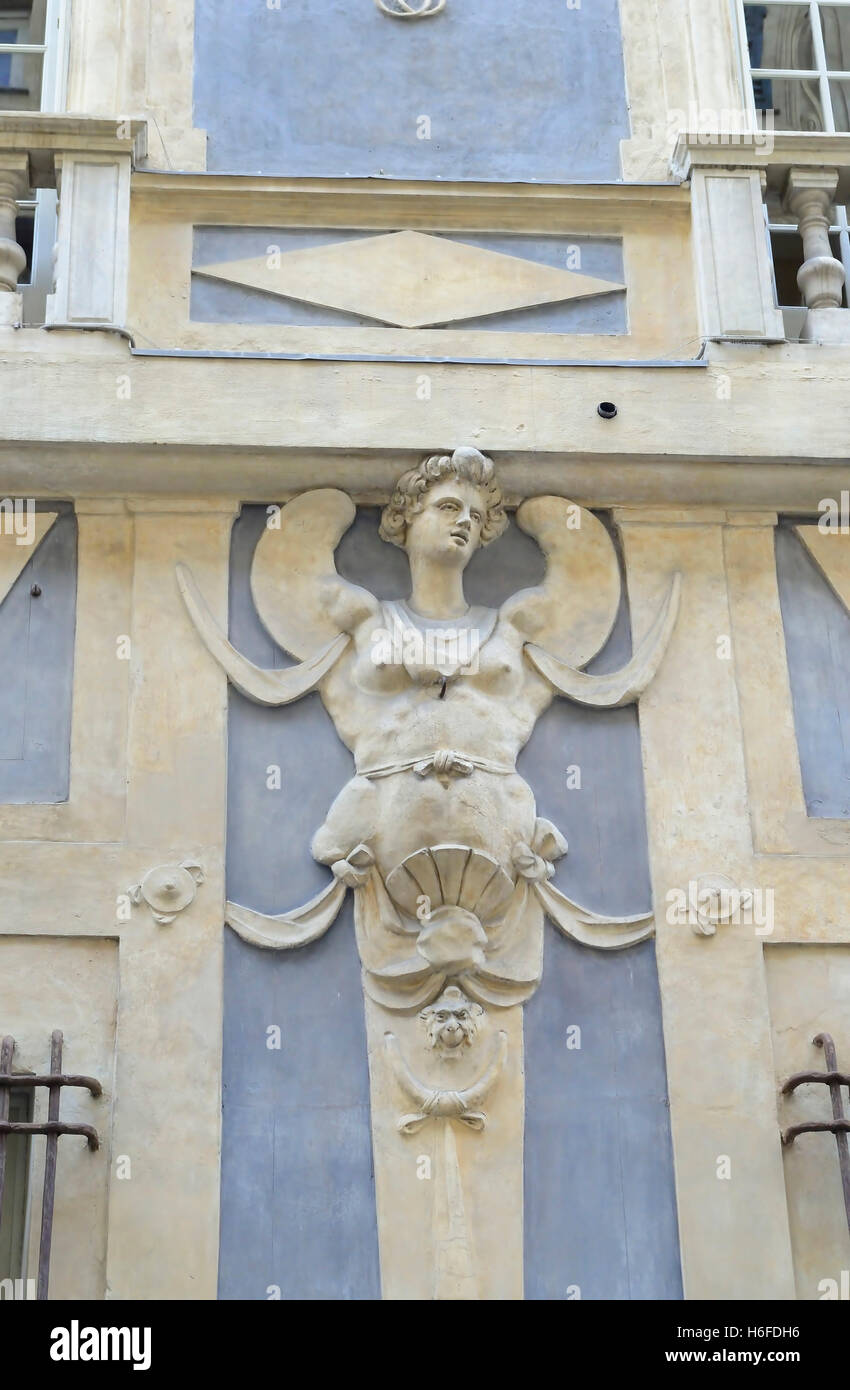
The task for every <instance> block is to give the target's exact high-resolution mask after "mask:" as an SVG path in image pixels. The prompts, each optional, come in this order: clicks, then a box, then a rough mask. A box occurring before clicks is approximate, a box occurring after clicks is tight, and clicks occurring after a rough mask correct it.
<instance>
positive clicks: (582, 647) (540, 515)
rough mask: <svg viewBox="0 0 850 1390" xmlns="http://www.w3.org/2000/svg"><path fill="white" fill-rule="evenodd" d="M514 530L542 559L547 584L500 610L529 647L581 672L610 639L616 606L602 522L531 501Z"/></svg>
mask: <svg viewBox="0 0 850 1390" xmlns="http://www.w3.org/2000/svg"><path fill="white" fill-rule="evenodd" d="M516 519H517V524H518V525H519V526H520V527H521V529H522V530H523V531H525V532H526V533H527V534H528V535H529V536H532V537H533V538H534V540H535V541H536V542H537V544H538V545H539V547H540V549H541V550H542V551H543V554H544V555H545V557H546V578H545V579H544V581H543V583H542V584H541V585H540V586H539V587H538V588H536V589H522V590H521V591H520V592H519V593H518V594H514V596H513V598H510V599H508V601H507V603H505V604H504V605H503V607H502V610H501V613H500V618H501V620H502V621H503V622H504V621H507V622H509V623H511V624H512V625H513V627H515V628H516V630H517V631H518V632H519V633H520V634H521V635H522V637H524V638H525V639H526V641H528V642H536V643H538V644H539V645H540V646H542V647H545V649H546V651H548V652H551V653H552V655H553V656H556V657H557V658H558V659H559V660H560V661H565V662H567V663H568V664H569V665H570V666H576V667H582V666H586V665H587V663H588V661H590V659H591V658H592V657H594V656H595V655H596V653H597V652H599V651H601V650H602V648H603V647H604V645H605V643H606V642H607V641H608V638H609V637H610V636H611V632H612V629H613V627H614V623H615V622H616V620H617V611H618V609H619V606H620V567H619V564H618V563H617V554H616V551H615V550H614V545H613V542H612V540H611V537H610V536H609V535H608V532H607V531H606V530H605V527H604V526H603V525H602V522H601V521H599V519H598V518H597V517H595V516H594V515H593V513H592V512H589V511H587V510H586V509H585V508H584V507H579V506H577V505H576V503H574V502H569V501H567V499H566V498H565V497H530V498H529V499H528V501H527V502H523V504H522V506H520V507H519V508H518V509H517V514H516Z"/></svg>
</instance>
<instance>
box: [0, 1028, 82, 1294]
mask: <svg viewBox="0 0 850 1390" xmlns="http://www.w3.org/2000/svg"><path fill="white" fill-rule="evenodd" d="M62 1047H63V1037H62V1033H61V1032H60V1030H59V1029H58V1028H57V1029H55V1030H54V1032H53V1033H52V1034H51V1038H50V1071H49V1073H46V1074H45V1075H40V1076H28V1075H26V1073H21V1072H18V1073H16V1074H15V1075H14V1076H13V1075H12V1058H13V1056H14V1053H15V1039H14V1038H13V1037H11V1036H6V1037H5V1038H4V1039H3V1041H2V1043H0V1216H2V1211H3V1189H4V1186H5V1178H6V1143H7V1136H8V1135H10V1134H43V1135H45V1136H46V1139H47V1149H46V1154H45V1160H44V1187H43V1193H42V1200H41V1238H40V1241H39V1247H38V1281H37V1284H36V1298H37V1299H42V1300H43V1299H46V1298H47V1291H48V1286H49V1283H50V1250H51V1245H52V1242H53V1212H54V1207H55V1203H56V1161H57V1157H58V1152H59V1139H60V1136H61V1135H63V1134H78V1135H80V1136H81V1137H82V1138H84V1139H85V1140H86V1142H87V1143H88V1146H89V1148H90V1149H91V1150H95V1149H97V1148H98V1146H99V1140H98V1135H97V1130H96V1129H94V1128H93V1127H92V1126H91V1125H69V1124H66V1123H65V1122H64V1121H63V1120H60V1119H59V1106H60V1102H61V1098H62V1087H63V1086H77V1087H80V1088H82V1089H83V1090H87V1091H89V1092H90V1093H91V1095H92V1096H94V1097H95V1098H97V1097H98V1096H100V1095H102V1094H103V1087H102V1086H101V1084H100V1082H99V1081H98V1080H97V1079H96V1078H95V1077H93V1076H72V1075H66V1074H65V1073H63V1071H62ZM20 1086H25V1087H29V1088H32V1087H35V1086H44V1087H46V1089H47V1095H48V1101H47V1120H46V1121H45V1122H44V1123H42V1124H36V1123H29V1122H28V1121H27V1122H24V1121H18V1120H14V1121H13V1120H10V1119H9V1105H10V1101H11V1095H12V1090H13V1089H14V1088H15V1087H20Z"/></svg>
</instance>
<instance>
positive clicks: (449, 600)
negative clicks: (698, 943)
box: [178, 448, 679, 1013]
mask: <svg viewBox="0 0 850 1390" xmlns="http://www.w3.org/2000/svg"><path fill="white" fill-rule="evenodd" d="M354 516H355V507H354V504H353V502H352V501H351V499H350V498H349V497H348V496H347V495H346V494H345V493H343V492H339V491H337V490H335V489H321V490H318V491H314V492H308V493H305V494H303V495H302V496H300V497H297V498H295V499H294V500H293V501H292V502H290V503H289V504H288V505H287V506H286V507H285V508H284V509H283V511H282V513H281V517H280V523H281V524H280V526H279V528H277V529H272V528H269V529H267V530H266V532H265V533H264V534H263V536H262V537H261V539H260V541H259V543H258V545H257V549H256V552H255V556H254V561H253V568H252V574H251V584H252V592H253V595H254V599H255V602H256V605H257V610H258V612H259V614H260V617H261V619H262V621H263V623H264V624H265V626H266V628H267V629H268V631H269V632H270V634H271V635H272V637H273V638H274V639H275V641H276V642H277V643H278V644H279V645H280V646H281V647H282V648H283V649H284V650H285V651H287V652H289V653H290V654H291V655H292V656H293V657H295V658H297V659H298V664H297V665H294V666H291V667H289V668H287V669H284V670H277V671H266V670H262V669H260V668H258V667H256V666H254V665H253V664H252V663H251V662H249V661H247V660H246V659H245V658H244V657H243V656H241V655H240V654H239V653H238V652H237V651H236V650H235V648H233V647H232V646H231V645H230V643H229V642H228V641H227V639H226V638H225V636H224V635H223V634H222V632H221V631H220V630H219V629H218V627H217V625H216V624H215V622H214V620H213V618H212V616H211V615H210V613H209V610H208V609H207V607H206V604H205V603H204V600H203V598H202V596H201V595H200V593H199V591H198V589H197V586H196V585H195V583H194V580H193V578H192V576H191V574H190V573H189V571H188V570H186V569H185V568H184V567H180V568H179V570H178V582H179V584H180V588H181V591H182V594H183V597H184V600H185V602H186V605H187V607H188V610H189V613H190V615H191V616H192V619H193V621H194V623H195V625H196V627H197V629H198V632H199V633H200V635H201V637H202V638H203V640H204V641H205V643H206V645H207V647H208V648H209V650H210V652H211V653H212V654H213V656H215V658H216V659H217V660H218V661H219V662H220V663H221V665H222V666H223V668H224V669H225V671H226V672H227V674H228V676H229V678H230V680H231V681H232V683H233V684H234V685H235V686H236V687H237V688H238V689H239V690H241V691H242V692H243V694H245V695H246V696H248V698H250V699H252V700H255V701H257V702H259V703H261V704H265V705H284V704H287V703H289V702H291V701H293V700H296V699H298V698H299V697H301V696H302V695H305V694H306V693H307V692H309V691H311V690H318V691H319V692H320V695H321V698H322V700H323V702H324V704H325V707H326V708H327V710H328V711H329V713H330V715H331V717H332V719H333V721H334V724H335V726H336V729H337V731H338V733H339V736H340V738H341V739H342V740H343V742H344V743H345V744H346V746H347V747H348V748H349V749H350V750H351V752H352V753H353V755H354V758H355V763H356V772H355V775H354V777H353V778H352V779H351V781H350V782H349V783H348V784H347V785H346V786H345V787H343V788H342V790H341V791H340V793H339V795H338V796H337V798H336V800H335V801H334V803H333V805H332V806H331V808H330V810H329V812H328V816H327V819H326V820H325V823H324V825H322V826H321V828H320V829H319V830H318V831H317V832H316V834H315V836H314V839H313V844H312V851H313V855H314V857H315V858H316V859H317V860H318V861H319V862H320V863H323V864H327V865H328V866H329V868H330V871H331V874H332V878H331V881H330V883H329V885H328V887H327V888H326V889H325V890H324V891H323V892H322V893H320V894H319V895H318V896H317V897H316V898H314V899H313V900H312V901H311V902H309V903H307V904H305V905H304V906H303V907H299V908H297V909H295V910H293V911H289V912H285V913H283V914H281V915H280V916H275V917H269V916H264V915H263V914H261V913H257V912H253V911H251V910H249V909H247V908H244V907H241V906H240V905H238V904H235V903H228V906H227V920H228V922H229V923H230V925H231V926H232V927H233V928H234V929H235V930H236V931H237V932H238V933H239V934H240V935H241V936H242V937H244V938H245V939H246V940H248V941H251V942H253V943H255V944H257V945H260V946H265V947H270V948H274V949H286V948H289V947H294V946H299V945H303V944H305V943H306V942H309V941H313V940H315V939H316V938H317V937H319V936H320V935H322V933H323V932H325V931H327V929H328V928H329V927H330V925H331V923H332V922H333V920H334V918H335V917H336V915H337V913H338V912H339V909H340V906H341V904H342V901H343V899H344V897H345V894H346V892H347V891H348V890H349V889H352V890H353V892H354V896H355V922H356V931H357V940H358V947H359V951H360V958H361V962H362V965H363V978H364V987H365V989H366V992H367V994H368V995H369V996H370V997H371V998H372V999H373V1000H374V1001H375V1002H377V1003H379V1004H381V1005H383V1006H384V1007H385V1008H387V1009H390V1010H397V1011H403V1012H411V1013H412V1012H413V1011H416V1010H421V1009H422V1008H424V1007H426V1006H428V1005H429V1004H431V1003H432V1002H433V1001H434V1000H436V999H437V998H438V997H439V996H440V995H441V994H442V992H443V991H444V990H446V989H447V987H449V988H456V989H457V990H459V991H462V992H463V994H464V995H465V996H467V997H468V999H469V1000H470V1001H472V1002H474V1003H476V1004H478V1005H489V1006H493V1007H496V1008H508V1007H510V1006H511V1005H515V1004H521V1003H524V1002H525V1000H527V999H528V998H529V997H530V996H531V994H532V993H533V992H534V990H535V988H536V987H537V985H538V983H539V981H540V976H541V969H542V958H543V921H544V915H548V916H549V917H550V919H551V920H552V921H553V922H554V923H555V925H556V926H557V927H559V928H560V930H561V931H563V932H565V933H566V934H567V935H568V936H571V937H572V938H573V939H575V940H577V941H579V942H583V943H585V944H589V945H593V946H597V947H600V946H601V947H603V948H619V947H624V946H628V945H631V944H633V943H635V942H638V941H641V940H643V939H644V938H645V937H646V936H648V935H649V934H650V933H651V931H652V921H651V918H649V917H647V916H646V915H639V916H635V917H625V918H617V919H606V918H602V917H599V916H596V915H595V914H593V913H591V912H588V911H586V910H584V909H582V908H581V907H579V906H578V905H577V904H575V903H573V902H571V901H570V900H569V899H568V898H566V897H565V896H564V894H563V893H561V892H560V891H559V890H558V889H557V888H556V887H555V886H554V884H553V883H552V881H551V880H552V877H553V874H554V861H555V860H556V859H558V858H560V857H561V856H562V855H564V854H565V853H566V850H567V845H566V841H565V840H564V838H563V836H562V835H561V834H560V832H559V831H558V829H557V828H556V826H554V825H552V824H551V823H550V822H549V821H547V820H544V819H542V818H540V817H538V815H537V813H536V808H535V801H534V795H533V793H532V790H531V788H530V787H529V786H528V784H527V783H526V782H525V781H524V779H523V778H522V777H521V776H520V775H519V774H518V773H517V770H516V759H517V755H518V753H519V752H520V750H521V749H522V747H523V746H524V744H525V743H526V742H527V740H528V739H529V737H530V735H531V733H532V730H533V729H534V726H535V723H536V721H537V719H538V718H539V717H540V715H541V714H542V713H543V711H544V710H545V709H546V708H547V706H548V705H549V703H550V701H551V700H552V699H553V698H554V697H555V696H557V695H561V696H564V697H566V698H567V699H570V700H573V701H576V702H577V703H579V704H582V705H587V706H592V707H594V708H607V709H612V708H616V707H618V706H621V705H625V704H629V703H631V702H633V701H635V700H637V699H638V697H639V696H640V694H641V692H642V691H643V690H644V689H645V688H646V686H647V685H648V684H649V682H650V681H651V680H652V678H653V676H654V674H655V672H656V670H657V669H658V666H659V663H660V661H661V659H662V657H663V655H664V651H665V649H666V646H667V643H668V640H669V638H670V635H671V632H672V630H673V626H674V623H675V620H676V615H677V610H678V595H679V579H678V576H673V577H672V579H671V585H670V590H669V593H668V595H667V597H666V600H665V602H664V604H663V605H662V608H661V610H660V612H659V614H658V616H657V618H656V620H655V622H654V624H653V626H652V628H651V629H650V631H649V632H648V633H647V635H646V637H645V639H644V640H643V642H642V643H641V644H640V645H639V646H638V648H637V650H636V651H635V653H634V656H633V657H632V659H631V661H629V663H628V664H627V665H626V666H625V667H624V668H623V669H622V670H620V671H618V672H616V673H613V674H608V675H590V674H588V673H587V672H586V671H585V670H584V669H583V668H584V667H585V666H586V665H587V663H588V662H589V661H590V660H591V658H592V657H593V656H594V655H595V654H596V653H597V652H598V651H599V650H601V648H602V647H603V645H604V644H605V642H606V641H607V638H608V636H609V635H610V632H611V629H612V627H613V624H614V621H615V618H616V614H617V610H618V606H619V600H620V575H619V569H618V565H617V560H616V555H615V552H614V548H613V545H612V543H611V540H610V537H609V535H608V533H607V531H606V530H605V528H604V527H603V526H602V524H601V523H600V522H599V521H598V520H597V519H596V518H595V517H594V516H593V515H592V514H591V513H589V512H587V511H584V510H583V509H581V508H578V507H576V506H574V505H573V504H571V503H570V502H568V501H567V500H566V499H564V498H562V497H535V498H531V499H530V500H528V501H526V502H524V503H523V504H522V505H521V506H520V507H519V509H518V511H517V522H518V524H519V525H520V526H521V527H522V529H523V530H524V531H526V532H527V533H528V534H529V535H530V536H532V537H533V538H534V539H535V540H536V541H537V543H538V545H539V546H540V547H541V549H542V551H543V552H544V554H545V556H546V565H547V568H546V577H545V580H544V582H543V583H542V584H541V585H540V586H539V587H537V588H533V589H526V590H524V591H522V592H520V593H518V594H515V595H514V596H513V597H512V598H511V599H509V600H508V601H507V602H506V603H504V604H503V605H502V607H501V608H500V609H498V610H497V609H490V608H483V607H477V608H475V607H470V606H469V605H468V604H467V602H466V599H465V597H464V589H463V576H464V571H465V569H466V567H467V565H468V563H469V561H470V559H471V557H472V555H473V554H474V553H475V551H476V550H477V549H478V547H479V546H485V545H490V544H494V543H496V542H497V541H498V539H499V537H500V536H501V535H502V533H503V531H504V530H505V527H506V526H507V516H506V513H505V510H504V507H503V504H502V496H501V492H500V490H499V486H498V484H497V481H496V477H495V471H494V467H493V463H492V461H491V460H490V459H488V458H486V457H484V456H483V455H482V454H480V453H479V452H478V451H477V450H475V449H471V448H462V449H457V450H456V451H455V452H454V453H453V454H451V455H448V454H442V455H440V454H436V455H433V456H431V457H429V458H427V459H425V460H424V461H423V462H422V463H421V464H420V465H419V467H418V468H415V469H412V470H411V471H410V472H408V473H406V474H405V475H404V476H403V477H402V478H401V479H400V480H399V482H398V484H397V486H396V488H395V491H394V493H393V496H392V498H391V500H390V502H389V504H388V506H387V507H386V508H385V510H384V513H383V519H382V526H381V536H382V538H383V539H384V540H385V541H388V542H389V543H391V544H394V545H398V546H400V547H402V548H403V549H404V550H405V551H406V553H407V555H408V558H409V561H410V574H411V593H410V597H409V598H408V599H406V600H403V601H396V602H383V603H382V602H379V600H378V599H376V598H375V597H374V596H373V595H372V594H371V593H369V592H368V591H367V590H365V589H362V588H359V587H358V586H356V585H354V584H351V583H348V582H347V581H346V580H344V579H343V578H341V577H340V576H339V575H338V574H337V572H336V569H335V565H334V552H335V550H336V547H337V545H338V543H339V541H340V539H341V537H342V535H343V534H344V533H345V531H346V530H347V529H348V527H349V526H350V525H351V523H352V521H353V520H354Z"/></svg>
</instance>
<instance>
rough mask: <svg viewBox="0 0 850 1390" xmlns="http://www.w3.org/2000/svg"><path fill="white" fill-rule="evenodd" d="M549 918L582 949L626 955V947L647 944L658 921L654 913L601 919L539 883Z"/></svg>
mask: <svg viewBox="0 0 850 1390" xmlns="http://www.w3.org/2000/svg"><path fill="white" fill-rule="evenodd" d="M533 887H534V892H535V893H536V894H537V897H538V898H539V900H540V902H541V904H542V905H543V909H544V911H545V913H546V916H547V917H548V918H549V920H550V922H553V923H554V924H555V926H556V927H557V928H558V930H559V931H562V932H563V933H564V936H569V937H570V938H571V939H572V940H573V941H578V942H580V944H581V945H582V946H595V947H596V948H597V950H602V951H622V950H624V949H625V947H626V946H636V945H637V944H638V942H639V941H647V940H648V939H649V937H651V936H652V935H654V932H655V918H654V916H653V914H652V913H651V912H648V913H642V914H638V915H637V916H635V917H599V916H598V915H597V914H596V913H595V912H588V910H587V908H584V907H579V905H578V903H574V902H571V901H570V899H569V898H568V897H566V896H565V894H563V893H562V892H561V890H560V889H559V888H556V887H555V885H554V884H553V883H548V882H537V883H535V884H534V885H533Z"/></svg>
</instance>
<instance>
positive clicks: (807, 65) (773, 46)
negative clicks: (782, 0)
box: [744, 3, 815, 69]
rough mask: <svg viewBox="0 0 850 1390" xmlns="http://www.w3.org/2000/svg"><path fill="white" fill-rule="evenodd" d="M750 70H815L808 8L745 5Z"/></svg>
mask: <svg viewBox="0 0 850 1390" xmlns="http://www.w3.org/2000/svg"><path fill="white" fill-rule="evenodd" d="M744 18H745V19H746V24H747V45H748V47H749V50H750V67H753V68H803V69H811V68H813V67H814V66H815V59H814V47H813V44H812V28H811V21H810V19H809V7H808V5H771V4H769V3H768V4H766V5H745V6H744Z"/></svg>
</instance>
